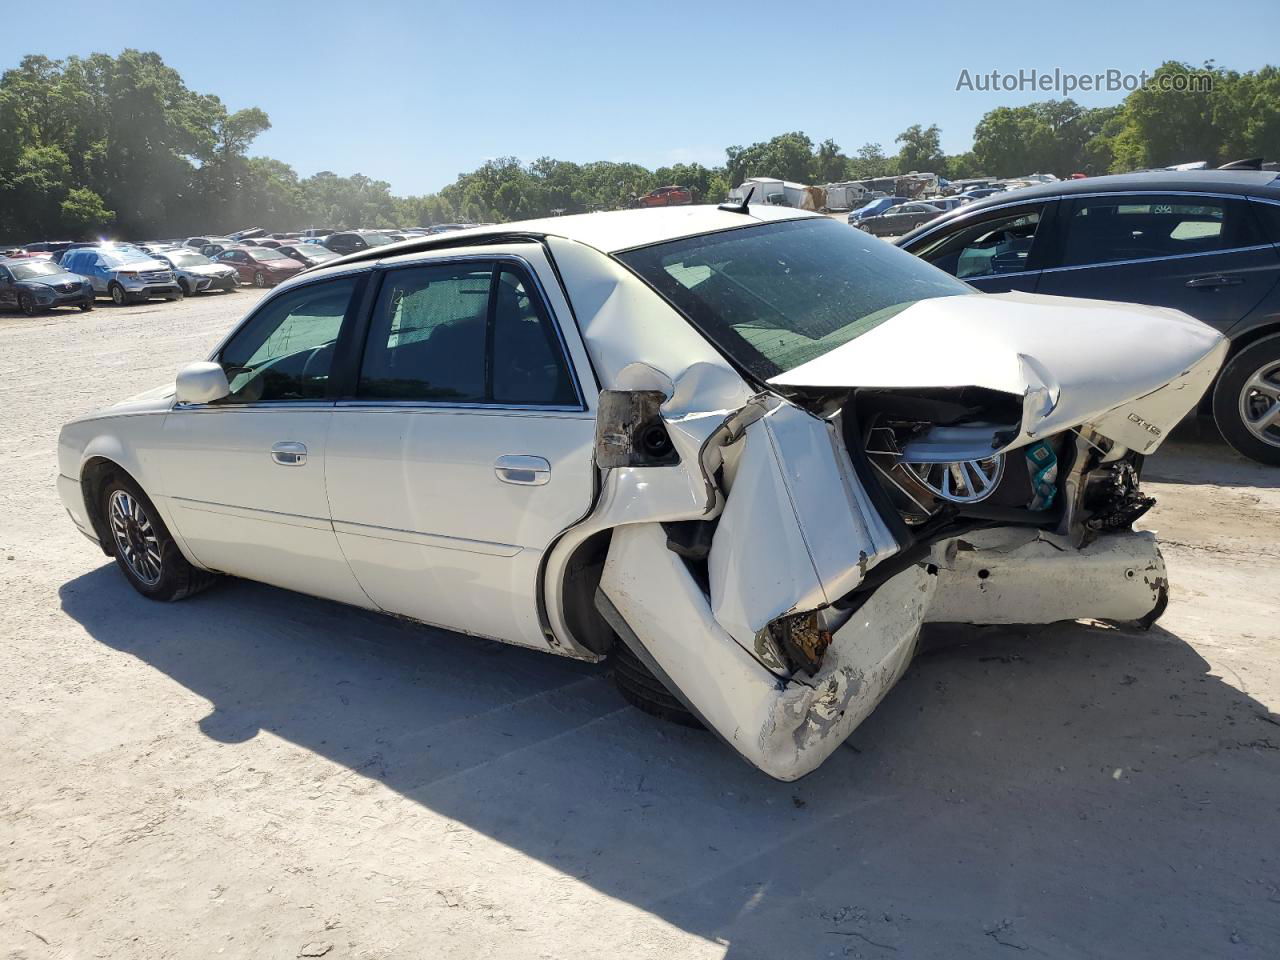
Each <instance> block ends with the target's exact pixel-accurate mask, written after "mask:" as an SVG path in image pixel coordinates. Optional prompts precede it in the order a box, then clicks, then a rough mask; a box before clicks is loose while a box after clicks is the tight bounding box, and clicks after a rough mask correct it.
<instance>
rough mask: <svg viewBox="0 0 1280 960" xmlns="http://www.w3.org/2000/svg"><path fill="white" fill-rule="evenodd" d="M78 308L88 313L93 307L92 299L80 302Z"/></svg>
mask: <svg viewBox="0 0 1280 960" xmlns="http://www.w3.org/2000/svg"><path fill="white" fill-rule="evenodd" d="M80 309H81V310H82V311H83V312H85V313H88V312H89V311H90V310H92V309H93V301H92V300H86V301H85V302H84V303H82V304H80Z"/></svg>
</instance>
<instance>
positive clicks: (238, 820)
mask: <svg viewBox="0 0 1280 960" xmlns="http://www.w3.org/2000/svg"><path fill="white" fill-rule="evenodd" d="M253 299H254V294H251V293H249V292H247V291H245V292H241V293H237V294H230V295H222V296H216V295H215V296H209V297H203V298H192V299H188V300H186V301H185V302H182V303H178V304H162V303H157V304H152V305H139V306H133V307H127V308H120V309H114V308H111V307H109V306H101V307H99V309H98V310H96V311H94V312H93V313H92V314H89V315H84V316H82V315H79V314H72V313H66V314H61V315H58V316H57V317H46V318H40V319H35V320H27V319H25V318H21V317H18V316H16V315H6V316H0V409H3V411H4V429H3V430H2V431H0V704H2V705H3V711H2V712H0V744H3V747H4V754H3V760H2V761H0V764H2V766H0V956H3V957H8V958H19V957H21V958H46V957H48V958H53V957H58V958H73V957H74V958H83V957H126V958H135V957H136V958H145V960H154V958H167V957H182V958H188V957H190V958H195V957H199V958H208V957H213V956H218V955H221V956H226V957H250V958H255V960H256V958H292V957H295V956H325V957H329V958H333V960H336V958H410V957H414V958H416V957H431V958H448V957H468V958H470V957H486V958H487V957H496V958H513V960H514V958H520V960H526V958H556V960H560V958H577V957H583V958H587V957H591V958H596V957H625V958H662V960H671V958H674V957H681V958H683V957H696V958H703V957H706V958H720V957H726V956H727V957H732V958H757V957H758V958H767V960H783V958H793V957H795V958H807V957H866V958H880V957H891V956H896V957H913V958H915V957H943V958H948V960H955V958H965V957H1007V956H1016V955H1017V954H1018V953H1022V954H1024V955H1026V956H1045V957H1126V958H1132V957H1150V958H1161V960H1167V958H1170V957H1227V958H1236V957H1239V958H1268V960H1272V958H1275V957H1276V956H1278V955H1280V829H1277V825H1278V824H1280V716H1277V714H1276V711H1277V710H1280V616H1278V614H1280V610H1278V607H1280V601H1278V600H1277V591H1278V588H1280V576H1278V575H1277V569H1278V567H1280V522H1278V521H1277V516H1280V471H1267V470H1265V469H1262V468H1258V467H1254V466H1253V465H1251V464H1248V463H1246V462H1244V461H1242V460H1240V459H1238V458H1236V457H1234V456H1232V455H1231V454H1230V453H1229V452H1228V451H1227V450H1226V449H1225V448H1224V447H1223V446H1221V445H1220V444H1219V443H1218V442H1216V441H1215V440H1213V439H1212V437H1198V436H1196V435H1195V433H1196V432H1195V431H1190V432H1187V431H1184V433H1187V434H1188V435H1187V436H1185V437H1184V438H1183V439H1181V440H1180V441H1179V442H1178V443H1176V444H1173V445H1171V447H1169V448H1167V450H1166V451H1165V452H1162V453H1161V454H1160V455H1159V456H1157V457H1156V458H1154V459H1153V460H1152V461H1151V462H1150V464H1149V471H1148V476H1149V478H1150V482H1149V484H1148V486H1149V487H1150V489H1152V490H1153V491H1154V493H1155V494H1156V495H1157V496H1158V497H1159V498H1160V505H1159V506H1158V507H1157V508H1156V510H1155V511H1153V513H1152V514H1151V515H1150V516H1149V518H1148V523H1147V525H1148V526H1150V527H1151V528H1154V529H1156V530H1158V531H1159V532H1160V534H1161V535H1162V537H1163V538H1164V542H1165V550H1166V556H1167V557H1168V560H1169V566H1170V570H1171V576H1172V582H1173V597H1172V601H1171V604H1170V607H1169V611H1168V614H1167V615H1166V617H1165V619H1164V620H1163V621H1162V623H1161V624H1160V625H1159V626H1158V627H1157V628H1155V629H1153V630H1152V631H1151V632H1149V633H1137V632H1129V631H1125V630H1115V629H1107V628H1103V627H1101V626H1096V625H1093V626H1091V625H1085V624H1063V625H1058V626H1054V627H1050V628H1032V629H1009V628H1000V629H963V630H962V629H955V628H951V629H947V630H937V631H934V632H933V633H932V634H931V636H930V651H929V652H927V653H926V654H925V655H923V656H921V657H920V658H919V659H918V660H917V662H916V663H915V665H914V666H913V667H912V668H911V670H910V672H909V673H908V675H907V676H906V678H905V679H904V680H903V682H902V683H901V684H900V685H899V686H898V687H897V688H896V689H895V690H894V691H893V692H892V693H891V694H890V696H889V698H888V699H887V700H886V701H885V703H884V704H883V705H882V706H881V707H880V709H879V710H878V711H877V712H876V713H875V714H874V715H873V716H872V717H871V719H870V720H869V721H868V722H867V723H866V724H865V725H864V726H863V727H862V728H860V729H859V730H858V731H857V732H856V733H855V735H854V736H853V737H852V739H851V741H850V742H849V744H848V749H841V750H839V751H837V754H836V755H835V756H834V757H832V758H831V760H830V761H829V762H828V763H827V764H826V765H825V766H824V767H823V768H822V769H820V770H819V771H818V772H817V773H815V774H813V775H812V776H811V777H809V778H807V779H806V780H803V781H801V782H800V783H798V784H792V785H785V784H779V783H775V782H772V781H770V780H767V779H765V778H764V777H763V776H761V775H760V774H758V773H755V772H753V771H752V770H750V769H748V768H747V767H746V766H745V765H744V764H743V763H742V762H741V761H739V760H737V759H736V758H735V757H733V756H731V755H730V754H729V753H728V752H727V751H726V750H725V748H724V747H722V746H721V745H720V744H719V743H718V742H717V741H715V740H714V739H713V738H711V737H710V736H708V735H705V734H700V733H697V732H693V731H687V730H683V729H680V728H676V727H671V726H666V725H663V724H661V723H659V722H657V721H653V720H650V719H648V718H647V717H645V716H643V715H641V714H639V713H637V712H635V711H634V710H632V709H630V708H627V707H625V706H624V705H623V703H622V702H621V701H620V700H619V698H618V697H617V696H616V695H615V693H614V692H613V690H612V688H611V686H610V685H609V683H608V680H607V678H606V677H605V676H604V673H603V671H602V670H601V669H599V668H594V667H591V666H586V665H582V664H577V663H573V662H569V661H565V660H559V659H556V658H553V657H549V656H545V655H541V654H537V653H533V652H526V651H522V650H517V649H513V648H507V647H503V646H500V645H497V644H492V643H487V642H480V641H476V640H470V639H466V638H459V637H454V636H450V635H445V634H443V633H441V632H439V631H433V630H430V629H426V628H416V627H414V626H411V625H408V624H405V623H400V622H395V621H391V620H389V619H385V618H380V617H377V616H374V615H371V614H367V613H363V612H359V611H355V610H350V609H345V608H342V607H340V606H337V605H334V604H329V603H325V602H322V601H317V600H313V599H308V598H305V597H301V596H297V595H293V594H289V593H286V592H283V591H279V590H275V589H272V588H268V587H262V586H257V585H254V584H250V583H243V582H228V583H225V584H223V585H222V586H220V587H219V588H217V589H215V590H212V591H210V592H208V593H206V594H203V595H201V596H199V597H197V598H195V599H193V600H191V601H189V602H187V603H182V604H176V605H172V606H161V605H157V604H152V603H148V602H147V601H145V600H143V599H141V598H140V597H138V596H137V595H135V594H134V593H133V591H132V590H130V589H129V588H128V587H127V586H126V584H125V582H124V581H123V579H122V578H121V577H120V575H119V574H118V573H117V572H116V570H115V568H114V566H113V565H112V564H111V563H110V562H109V561H108V560H106V558H104V557H103V556H102V555H101V554H100V553H98V552H95V550H94V549H93V548H92V547H91V546H90V544H89V543H88V542H87V541H85V540H83V539H82V538H81V537H80V536H79V534H77V533H76V532H75V531H74V530H73V528H72V525H71V523H70V521H69V520H67V518H66V517H65V516H64V515H63V511H62V508H61V506H60V505H59V503H58V501H57V497H56V495H55V492H54V483H53V481H54V474H55V461H54V441H55V437H56V435H57V431H58V427H59V424H60V423H61V422H62V421H63V420H64V419H66V418H68V417H70V416H72V415H74V414H79V413H82V412H85V411H88V410H91V409H93V408H95V407H97V406H100V405H102V404H105V403H106V402H108V401H111V400H114V399H119V398H122V397H124V396H127V395H129V394H131V393H134V392H137V391H139V390H142V389H144V388H146V387H149V386H151V385H153V384H155V383H159V382H161V381H163V380H164V379H166V378H169V377H172V376H173V374H174V372H175V371H176V370H177V368H178V367H179V366H180V365H181V364H182V363H183V362H186V361H188V360H192V359H199V358H202V357H203V356H205V354H206V353H207V351H208V350H209V348H210V347H211V345H212V344H213V343H214V342H215V341H216V340H217V339H218V338H219V337H220V336H221V335H222V334H223V333H224V332H225V331H226V330H227V329H228V327H229V326H230V325H231V324H232V323H234V321H235V320H236V319H237V318H238V317H239V316H240V315H242V314H243V312H244V311H245V310H246V309H247V308H248V307H249V305H250V304H251V303H252V302H253Z"/></svg>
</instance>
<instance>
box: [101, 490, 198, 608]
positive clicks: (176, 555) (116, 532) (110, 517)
mask: <svg viewBox="0 0 1280 960" xmlns="http://www.w3.org/2000/svg"><path fill="white" fill-rule="evenodd" d="M102 515H103V516H104V517H105V518H106V524H107V529H108V531H109V533H110V536H111V545H112V546H113V547H114V548H115V556H116V566H118V567H119V568H120V571H121V572H122V573H123V574H124V576H125V579H126V580H128V581H129V583H130V584H131V585H132V586H133V588H134V589H135V590H137V591H138V592H139V593H140V594H142V595H143V596H144V597H146V598H147V599H149V600H165V601H168V600H182V599H183V598H185V597H189V596H191V595H192V594H193V593H199V592H200V591H201V590H203V589H205V588H206V587H208V586H209V585H210V584H212V583H213V582H214V580H215V579H216V575H215V574H212V573H209V572H207V571H205V570H199V569H197V568H196V567H193V566H192V565H191V564H190V563H188V562H187V558H186V557H184V556H183V555H182V551H181V550H179V549H178V545H177V544H176V543H175V542H174V540H173V537H172V536H171V535H170V534H169V530H168V528H166V527H165V525H164V521H163V520H161V519H160V514H159V513H158V512H157V511H156V508H155V505H154V504H153V503H152V502H151V500H150V499H149V498H148V497H147V495H146V494H145V493H143V492H142V489H141V488H140V487H139V486H138V485H137V484H136V483H134V481H133V479H132V478H131V477H129V476H127V475H124V476H116V477H112V478H111V479H110V480H108V481H107V484H106V486H105V487H104V489H103V491H102Z"/></svg>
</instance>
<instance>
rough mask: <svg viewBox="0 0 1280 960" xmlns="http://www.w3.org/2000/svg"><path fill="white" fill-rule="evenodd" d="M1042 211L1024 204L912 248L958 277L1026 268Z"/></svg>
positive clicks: (917, 253)
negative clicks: (1003, 213)
mask: <svg viewBox="0 0 1280 960" xmlns="http://www.w3.org/2000/svg"><path fill="white" fill-rule="evenodd" d="M1041 213H1042V210H1041V209H1040V208H1037V209H1034V210H1028V209H1026V208H1023V209H1021V210H1018V211H1015V212H1011V213H1008V214H1006V215H1004V216H1000V217H997V218H995V219H988V220H984V221H982V222H981V223H975V224H971V225H969V226H967V227H962V228H960V229H959V230H956V231H955V232H954V233H948V234H944V235H943V236H940V237H937V238H936V239H933V240H932V241H930V242H929V243H928V244H926V245H925V246H923V247H920V248H919V249H917V250H914V251H913V252H914V253H915V254H916V256H918V257H921V258H923V259H925V260H927V261H929V263H932V264H933V265H934V266H935V267H937V268H938V269H940V270H945V271H946V272H947V273H949V274H951V275H952V276H954V277H959V278H960V279H961V280H971V279H974V278H976V277H990V276H994V275H996V274H1003V273H1020V272H1021V271H1023V270H1025V269H1026V268H1027V257H1028V255H1029V254H1030V253H1031V245H1032V244H1033V243H1034V242H1035V238H1036V231H1037V230H1039V228H1040V220H1041Z"/></svg>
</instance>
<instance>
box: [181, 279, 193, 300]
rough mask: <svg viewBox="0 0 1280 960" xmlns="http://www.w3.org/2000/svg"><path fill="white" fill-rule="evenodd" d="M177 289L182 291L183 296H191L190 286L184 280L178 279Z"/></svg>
mask: <svg viewBox="0 0 1280 960" xmlns="http://www.w3.org/2000/svg"><path fill="white" fill-rule="evenodd" d="M178 289H179V290H181V291H182V295H183V296H184V297H189V296H191V287H190V286H189V285H188V284H187V281H186V280H179V281H178Z"/></svg>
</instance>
